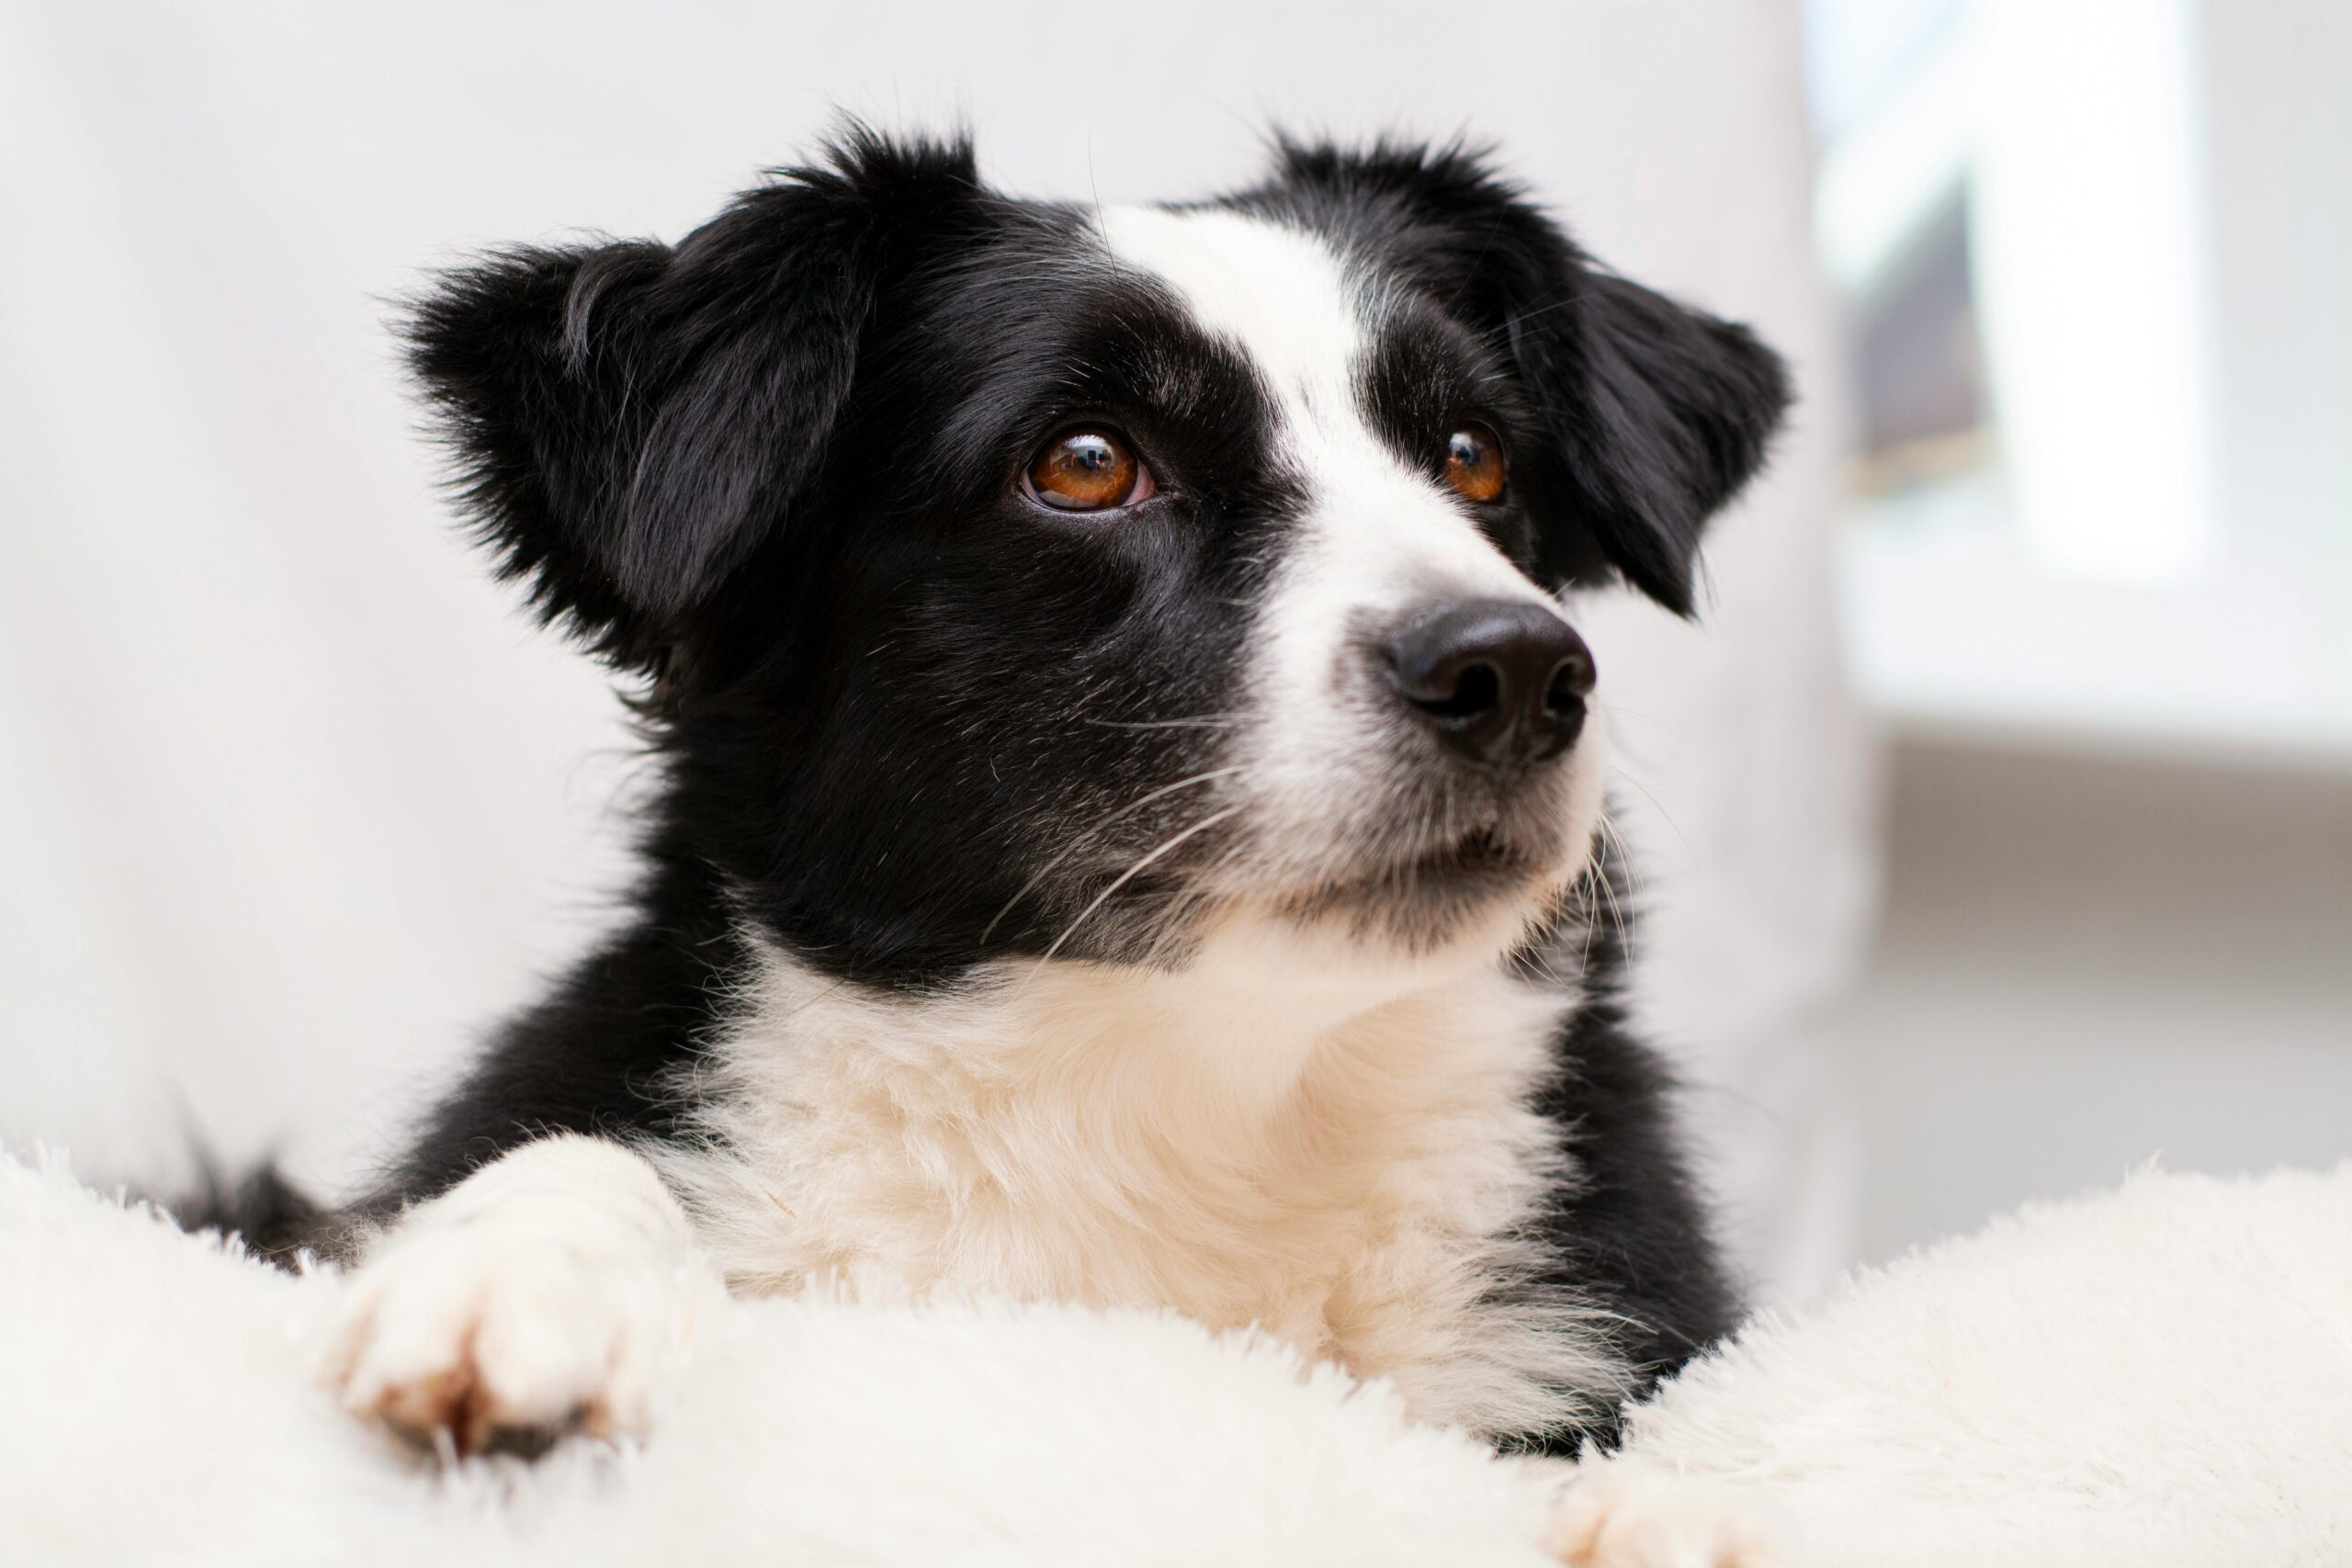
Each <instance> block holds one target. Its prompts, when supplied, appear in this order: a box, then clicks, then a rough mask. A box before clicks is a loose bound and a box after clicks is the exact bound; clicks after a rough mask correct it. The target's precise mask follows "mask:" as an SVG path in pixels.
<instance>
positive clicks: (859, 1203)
mask: <svg viewBox="0 0 2352 1568" xmlns="http://www.w3.org/2000/svg"><path fill="white" fill-rule="evenodd" d="M1250 951H1251V953H1252V961H1251V964H1250V967H1249V970H1248V972H1246V973H1241V974H1237V973H1235V972H1234V970H1233V969H1232V967H1231V966H1229V965H1222V966H1221V965H1220V964H1217V963H1216V962H1214V961H1209V962H1204V963H1203V964H1197V965H1194V966H1192V967H1190V968H1188V969H1187V971H1186V972H1185V973H1184V974H1182V975H1170V974H1165V973H1160V972H1156V971H1143V970H1136V969H1129V968H1114V967H1109V966H1104V965H1099V964H1080V963H1052V964H1028V963H1018V964H1007V965H1006V966H1004V968H1003V969H1002V970H1001V972H1000V973H998V974H996V975H994V976H989V977H986V978H985V979H984V980H983V981H981V982H980V983H978V984H977V985H974V986H971V987H967V988H966V989H964V990H962V991H960V992H959V993H957V994H956V996H955V997H954V998H925V999H908V998H891V997H884V996H879V995H876V994H875V993H873V992H870V991H865V990H861V989H858V988H854V987H848V986H843V985H839V984H836V983H833V982H831V981H828V980H826V979H824V978H822V977H820V976H815V975H812V974H810V973H809V972H808V971H807V970H805V969H803V968H801V967H799V966H798V965H797V964H792V963H789V962H787V961H784V960H777V961H775V962H773V963H772V964H771V965H770V967H769V971H768V974H767V976H765V978H764V980H763V983H762V986H761V988H760V991H759V994H758V995H756V996H754V997H753V998H749V1005H748V1007H747V1008H746V1010H745V1012H744V1014H743V1016H742V1020H741V1023H740V1024H739V1026H738V1028H737V1029H736V1031H735V1032H734V1033H733V1034H732V1036H731V1037H730V1038H729V1040H728V1041H727V1042H726V1043H724V1044H723V1045H722V1046H721V1048H720V1049H719V1050H718V1053H716V1059H715V1062H714V1065H713V1066H712V1067H711V1068H710V1069H709V1070H708V1072H707V1076H706V1077H705V1078H704V1079H703V1080H702V1081H701V1082H699V1083H698V1084H697V1085H696V1086H695V1090H696V1093H697V1095H698V1096H699V1098H700V1101H701V1104H702V1107H703V1110H702V1113H701V1114H702V1120H703V1122H704V1125H705V1128H706V1130H707V1132H709V1133H710V1134H715V1143H714V1145H712V1146H710V1147H707V1148H693V1149H685V1148H677V1147H673V1148H670V1149H667V1150H652V1151H649V1152H650V1153H651V1154H652V1155H653V1156H654V1157H655V1159H656V1161H657V1163H659V1164H660V1165H661V1167H662V1170H663V1173H664V1175H665V1176H666V1177H667V1179H669V1180H670V1182H671V1183H672V1185H673V1188H674V1189H675V1190H677V1191H678V1192H679V1193H680V1195H681V1196H682V1197H683V1198H684V1200H685V1201H686V1203H687V1205H688V1208H689V1210H690V1211H691V1212H692V1213H694V1215H695V1221H696V1224H697V1228H698V1231H699V1233H700V1235H701V1239H702V1241H703V1242H704V1244H705V1245H706V1246H707V1247H708V1248H709V1249H710V1251H711V1252H712V1254H713V1255H714V1257H715V1258H716V1259H717V1261H718V1264H719V1266H720V1267H721V1268H722V1269H724V1270H725V1271H726V1273H727V1274H728V1276H729V1280H730V1281H731V1282H732V1283H733V1284H734V1286H735V1287H736V1288H737V1289H738V1290H745V1291H753V1292H767V1291H791V1290H800V1289H805V1288H811V1287H814V1288H819V1289H831V1290H835V1291H839V1292H844V1293H847V1294H850V1295H852V1296H854V1297H858V1298H862V1299H890V1298H895V1297H903V1296H907V1295H911V1294H919V1293H924V1292H943V1291H944V1292H955V1293H977V1294H999V1295H1011V1296H1014V1297H1018V1298H1023V1299H1053V1300H1060V1301H1070V1302H1080V1303H1091V1304H1096V1305H1103V1306H1137V1307H1168V1308H1173V1309H1175V1310H1177V1311H1179V1312H1182V1313H1183V1314H1186V1315H1188V1316H1191V1317H1193V1318H1196V1319H1198V1320H1200V1321H1202V1322H1204V1323H1207V1324H1210V1325H1215V1326H1220V1327H1227V1326H1231V1327H1238V1326H1241V1325H1249V1324H1256V1325H1260V1326H1261V1327H1262V1328H1264V1329H1265V1330H1267V1331H1269V1332H1271V1333H1273V1334H1275V1335H1277V1336H1279V1337H1283V1338H1284V1339H1287V1340H1289V1341H1291V1342H1292V1343H1294V1344H1295V1345H1297V1346H1298V1347H1299V1348H1302V1349H1304V1350H1306V1351H1308V1352H1309V1353H1311V1354H1315V1355H1318V1356H1328V1357H1331V1358H1335V1359H1339V1360H1340V1361H1342V1362H1343V1363H1345V1364H1346V1365H1347V1366H1348V1367H1349V1368H1350V1369H1351V1370H1352V1371H1355V1372H1357V1373H1359V1374H1360V1375H1365V1376H1386V1377H1388V1378H1390V1379H1392V1380H1393V1381H1394V1382H1396V1383H1397V1386H1398V1388H1399V1389H1400V1391H1401V1392H1402V1393H1404V1395H1405V1397H1406V1399H1407V1400H1408V1402H1409V1403H1410V1404H1412V1405H1413V1407H1414V1408H1415V1410H1416V1411H1417V1413H1418V1414H1419V1415H1420V1416H1423V1417H1424V1418H1426V1419H1431V1420H1438V1421H1444V1422H1449V1423H1452V1424H1455V1425H1460V1426H1463V1427H1470V1428H1472V1429H1476V1430H1481V1431H1509V1430H1523V1429H1527V1428H1529V1427H1535V1426H1540V1425H1542V1424H1544V1421H1545V1420H1546V1419H1548V1418H1555V1417H1556V1416H1559V1415H1560V1414H1561V1413H1562V1408H1561V1404H1560V1395H1559V1393H1558V1391H1559V1390H1560V1389H1561V1388H1563V1387H1566V1388H1570V1389H1578V1390H1584V1391H1588V1392H1589V1394H1590V1395H1591V1396H1592V1397H1593V1398H1594V1399H1596V1400H1605V1399H1608V1398H1610V1397H1611V1396H1612V1394H1613V1393H1614V1392H1615V1390H1616V1386H1617V1384H1618V1382H1619V1381H1620V1379H1621V1377H1622V1375H1623V1368H1622V1366H1621V1364H1620V1363H1618V1362H1617V1361H1616V1360H1615V1359H1613V1358H1611V1355H1610V1354H1609V1352H1608V1348H1607V1342H1606V1337H1605V1334H1604V1333H1603V1332H1602V1331H1601V1329H1600V1325H1599V1314H1593V1313H1591V1312H1589V1311H1587V1310H1581V1309H1580V1308H1579V1307H1578V1305H1577V1303H1572V1302H1553V1303H1540V1304H1522V1303H1511V1302H1507V1301H1501V1300H1498V1299H1497V1298H1496V1296H1495V1295H1494V1292H1493V1287H1494V1286H1495V1285H1496V1284H1497V1282H1498V1280H1503V1279H1505V1278H1507V1276H1508V1275H1509V1273H1510V1271H1511V1270H1513V1269H1514V1268H1515V1267H1519V1266H1523V1264H1524V1262H1525V1258H1526V1254H1525V1248H1526V1247H1527V1246H1528V1243H1527V1242H1525V1241H1524V1240H1523V1239H1520V1232H1521V1227H1522V1226H1523V1225H1524V1224H1526V1222H1527V1221H1528V1220H1529V1219H1530V1217H1531V1216H1532V1213H1533V1212H1534V1211H1535V1209H1536V1208H1537V1206H1538V1205H1539V1204H1540V1202H1541V1201H1542V1198H1543V1195H1544V1192H1545V1191H1546V1190H1550V1189H1551V1188H1552V1187H1553V1186H1554V1184H1555V1183H1557V1182H1559V1181H1561V1180H1565V1179H1572V1175H1573V1173H1572V1171H1571V1170H1570V1169H1569V1168H1567V1163H1566V1156H1565V1155H1564V1154H1563V1153H1562V1151H1561V1147H1560V1143H1561V1135H1560V1131H1559V1129H1557V1128H1556V1127H1554V1126H1552V1125H1551V1124H1549V1123H1547V1122H1544V1120H1543V1119H1542V1118H1540V1117H1538V1116H1536V1115H1535V1114H1534V1113H1533V1112H1532V1111H1529V1110H1528V1109H1527V1107H1526V1101H1527V1098H1528V1091H1529V1089H1530V1088H1531V1086H1532V1083H1533V1081H1534V1079H1535V1078H1536V1077H1537V1076H1538V1075H1539V1074H1540V1073H1541V1072H1542V1071H1543V1070H1544V1067H1545V1066H1546V1065H1547V1062H1548V1055H1549V1052H1550V1050H1551V1049H1552V1046H1551V1041H1552V1039H1553V1037H1554V1036H1555V1032H1556V1031H1557V1029H1558V1027H1559V1024H1560V1021H1561V1019H1562V1017H1563V1016H1564V1014H1565V1013H1566V1010H1568V1009H1569V1008H1570V1007H1572V1006H1573V1005H1574V1002H1573V998H1567V997H1564V996H1562V995H1561V994H1559V993H1558V992H1556V991H1554V992H1546V991H1543V990H1540V989H1538V988H1536V987H1531V986H1528V985H1525V984H1523V983H1521V982H1520V981H1518V980H1515V979H1513V978H1511V977H1510V976H1507V975H1505V974H1503V973H1501V972H1500V971H1499V969H1498V968H1497V967H1495V966H1492V965H1488V966H1485V967H1483V968H1481V969H1480V970H1478V971H1476V972H1473V973H1469V974H1464V975H1456V976H1443V977H1438V978H1436V979H1435V980H1434V981H1432V980H1431V977H1429V976H1420V977H1417V984H1416V988H1413V989H1410V990H1406V991H1403V992H1402V993H1401V994H1385V993H1384V991H1383V989H1382V984H1383V983H1382V981H1380V980H1377V979H1370V978H1368V977H1366V976H1344V977H1342V983H1340V984H1338V985H1331V986H1323V987H1317V986H1314V985H1308V984H1305V983H1295V984H1283V983H1280V980H1279V976H1272V977H1273V978H1275V979H1276V982H1277V983H1275V984H1273V985H1271V986H1269V985H1267V984H1265V983H1263V982H1264V981H1265V980H1266V979H1268V978H1269V977H1270V972H1269V971H1268V970H1267V968H1266V967H1265V965H1264V963H1263V959H1264V957H1265V949H1264V945H1263V943H1262V942H1256V943H1253V944H1252V945H1251V947H1250ZM1277 967H1279V965H1277ZM1308 973H1313V971H1311V970H1310V971H1308ZM1388 989H1389V990H1390V991H1394V990H1395V989H1396V987H1395V985H1394V984H1393V983H1392V984H1391V985H1390V986H1389V987H1388ZM1342 998H1344V1000H1343V999H1342ZM1368 1004H1369V1005H1368Z"/></svg>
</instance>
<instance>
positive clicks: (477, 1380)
mask: <svg viewBox="0 0 2352 1568" xmlns="http://www.w3.org/2000/svg"><path fill="white" fill-rule="evenodd" d="M616 1152H617V1151H616ZM626 1157H628V1158H632V1159H633V1158H634V1157H635V1156H626ZM498 1173H499V1168H497V1167H492V1168H491V1169H490V1170H488V1171H485V1172H482V1173H481V1175H480V1176H477V1177H476V1178H475V1179H473V1180H472V1181H469V1182H468V1183H467V1184H466V1185H465V1186H463V1187H460V1188H459V1189H458V1190H456V1191H454V1192H452V1193H450V1194H448V1195H447V1197H445V1198H443V1199H440V1200H438V1201H435V1202H434V1203H431V1204H428V1205H426V1206H425V1207H424V1208H423V1209H420V1210H418V1211H417V1212H416V1213H413V1215H411V1216H409V1217H408V1218H407V1219H406V1220H405V1221H404V1222H403V1223H402V1224H401V1225H400V1226H399V1227H398V1228H397V1229H395V1230H394V1231H392V1232H391V1233H390V1235H388V1236H386V1237H385V1238H384V1239H383V1240H382V1241H381V1242H380V1243H379V1244H378V1246H377V1247H375V1248H374V1249H373V1250H372V1251H370V1252H369V1254H368V1257H367V1259H366V1261H365V1262H364V1263H362V1264H361V1266H360V1267H359V1269H357V1271H356V1273H355V1274H353V1275H352V1276H351V1278H350V1279H349V1280H347V1281H346V1283H345V1289H344V1292H342V1299H341V1303H340V1305H339V1309H338V1312H337V1315H336V1318H335V1320H334V1323H333V1324H332V1325H331V1328H330V1332H329V1333H328V1335H327V1337H326V1343H325V1345H324V1347H323V1351H322V1356H321V1359H320V1370H321V1372H322V1376H323V1377H324V1378H325V1380H326V1381H327V1382H328V1383H329V1384H330V1385H331V1386H333V1387H334V1388H336V1389H338V1390H339V1391H340V1392H341V1394H342V1397H343V1402H344V1404H345V1406H346V1407H347V1408H349V1409H350V1410H351V1411H352V1412H353V1413H354V1414H355V1415H357V1416H363V1417H367V1418H370V1419H381V1420H385V1421H388V1422H390V1423H391V1424H392V1425H393V1426H395V1427H399V1428H401V1429H402V1430H403V1431H405V1432H408V1433H409V1434H411V1435H413V1436H416V1437H419V1438H424V1439H426V1440H435V1439H437V1438H439V1437H440V1436H441V1435H442V1434H445V1433H446V1434H447V1437H448V1438H449V1440H450V1441H451V1442H452V1443H453V1444H454V1445H455V1446H456V1448H457V1450H458V1452H460V1453H475V1452H479V1451H481V1450H482V1449H483V1448H485V1447H486V1446H489V1445H490V1444H492V1443H493V1442H496V1441H500V1440H502V1439H504V1440H515V1441H521V1442H525V1443H528V1442H529V1441H531V1440H534V1439H537V1438H544V1437H547V1436H551V1435H554V1434H558V1433H561V1432H565V1431H569V1430H574V1429H582V1430H586V1431H589V1432H592V1433H595V1434H599V1435H611V1434H616V1433H622V1434H638V1433H642V1432H643V1431H644V1430H645V1429H646V1428H647V1427H648V1426H649V1425H650V1422H651V1419H652V1416H653V1409H654V1404H655V1401H656V1396H657V1394H658V1393H660V1392H661V1391H662V1390H663V1389H666V1388H667V1387H669V1386H671V1385H672V1384H673V1382H674V1381H675V1379H676V1378H677V1376H678V1375H679V1374H680V1372H681V1371H683V1369H684V1363H685V1360H686V1357H687V1353H688V1348H689V1344H690V1342H691V1339H692V1337H693V1330H694V1325H695V1316H696V1314H697V1312H698V1310H699V1309H700V1308H701V1306H702V1304H703V1303H706V1302H707V1301H708V1300H709V1299H710V1298H711V1297H712V1295H713V1294H715V1293H717V1292H718V1290H719V1287H718V1282H717V1280H716V1278H715V1277H713V1276H711V1275H709V1274H708V1272H707V1269H704V1268H703V1267H702V1266H701V1265H700V1264H699V1263H698V1262H697V1261H696V1260H695V1257H694V1255H693V1252H692V1248H691V1247H690V1246H689V1245H688V1244H687V1240H686V1236H685V1233H684V1216H683V1215H680V1214H677V1213H676V1210H675V1205H674V1204H673V1203H671V1202H670V1201H669V1200H668V1197H667V1195H666V1194H663V1193H660V1192H659V1190H658V1187H654V1188H653V1189H652V1198H651V1199H649V1196H648V1194H647V1193H646V1192H643V1191H630V1190H628V1189H627V1188H626V1187H624V1188H620V1189H618V1190H615V1189H614V1187H613V1186H612V1185H611V1184H609V1183H608V1184H605V1185H604V1186H603V1187H602V1188H600V1187H599V1186H598V1185H597V1184H594V1183H590V1184H587V1185H585V1186H584V1187H580V1188H576V1189H574V1188H567V1187H565V1186H564V1185H562V1184H561V1183H557V1184H552V1185H550V1184H548V1183H545V1182H537V1181H535V1182H529V1183H516V1182H514V1181H504V1182H495V1181H493V1182H489V1183H487V1185H488V1186H489V1187H490V1188H491V1189H492V1190H489V1191H487V1192H485V1191H481V1190H469V1189H474V1188H475V1186H476V1183H477V1182H483V1181H484V1179H486V1178H490V1177H492V1176H495V1175H497V1174H498ZM646 1180H647V1184H648V1185H649V1186H650V1185H651V1182H650V1172H648V1173H647V1176H646ZM654 1199H658V1202H657V1201H652V1200H654Z"/></svg>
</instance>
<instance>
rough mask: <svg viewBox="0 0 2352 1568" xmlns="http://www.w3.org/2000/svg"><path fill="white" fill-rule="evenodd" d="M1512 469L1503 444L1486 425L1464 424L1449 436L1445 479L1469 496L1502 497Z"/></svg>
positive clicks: (1480, 497)
mask: <svg viewBox="0 0 2352 1568" xmlns="http://www.w3.org/2000/svg"><path fill="white" fill-rule="evenodd" d="M1509 472H1510V469H1509V465H1507V464H1506V463H1504V461H1503V444H1502V443H1501V442H1500V441H1499V440H1498V439H1496V436H1495V433H1494V432H1493V431H1491V430H1488V429H1487V427H1486V426H1485V425H1483V424H1465V425H1464V426H1463V427H1462V428H1461V429H1459V430H1457V431H1455V432H1454V433H1453V434H1452V435H1449V436H1447V437H1446V443H1445V482H1446V483H1448V484H1450V485H1452V486H1453V488H1454V489H1455V490H1456V491H1460V492H1461V493H1462V494H1463V495H1464V496H1466V497H1467V498H1469V499H1470V500H1472V501H1482V502H1483V501H1493V500H1495V499H1497V498H1498V497H1499V496H1500V495H1501V494H1502V493H1503V480H1504V479H1505V478H1506V477H1507V476H1508V474H1509Z"/></svg>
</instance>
